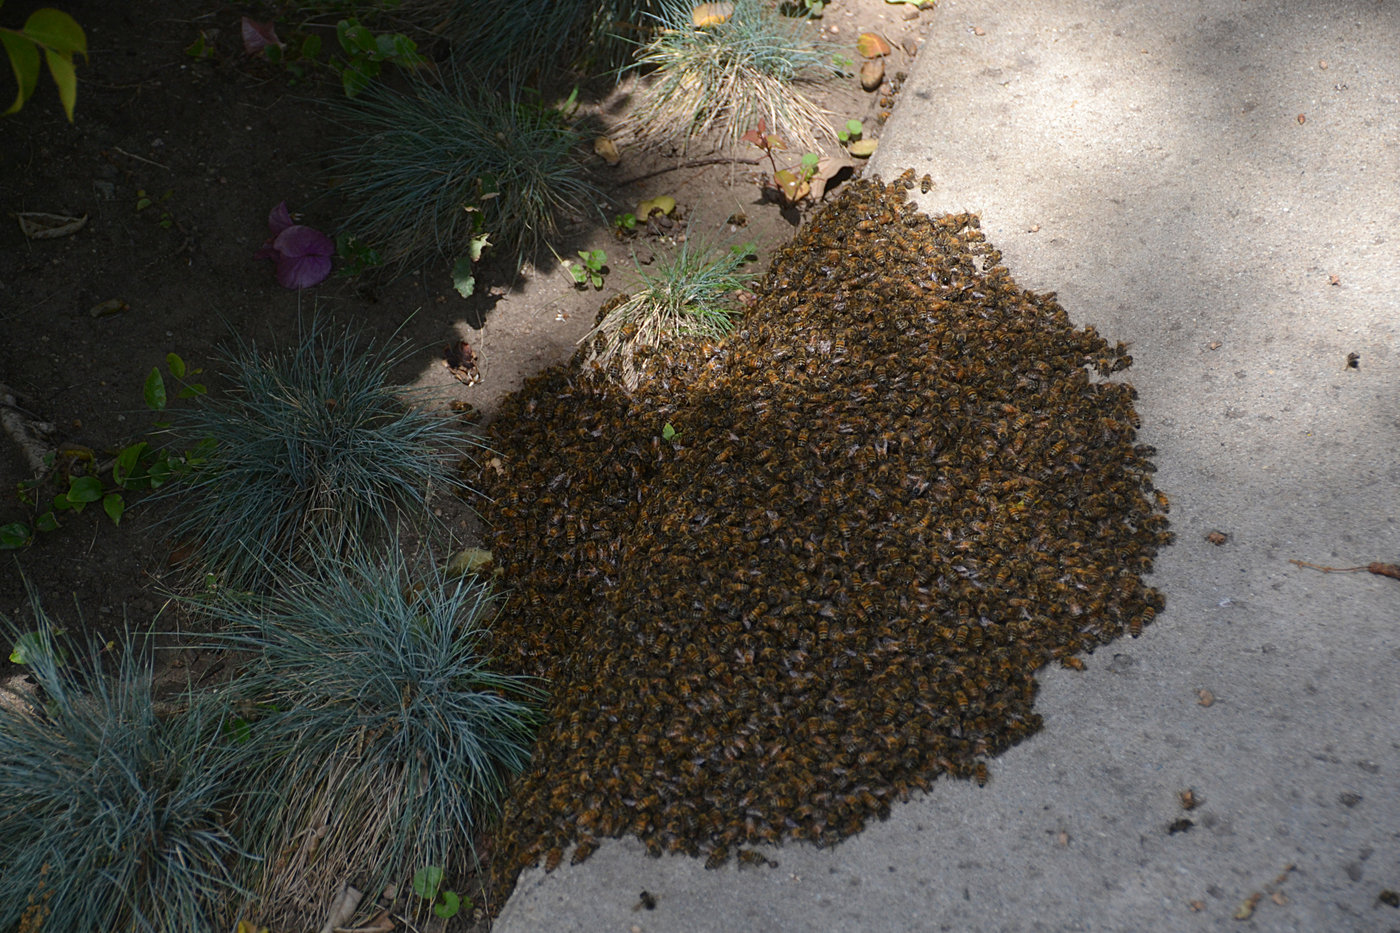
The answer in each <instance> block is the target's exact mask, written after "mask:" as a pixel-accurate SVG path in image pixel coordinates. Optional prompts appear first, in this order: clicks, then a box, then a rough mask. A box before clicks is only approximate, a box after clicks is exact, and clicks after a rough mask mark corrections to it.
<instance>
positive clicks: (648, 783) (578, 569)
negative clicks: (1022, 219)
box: [478, 172, 1170, 903]
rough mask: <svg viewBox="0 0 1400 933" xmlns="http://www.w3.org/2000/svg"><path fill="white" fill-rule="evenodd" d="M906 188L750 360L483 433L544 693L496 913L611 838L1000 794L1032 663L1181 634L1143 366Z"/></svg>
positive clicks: (599, 390) (690, 354)
mask: <svg viewBox="0 0 1400 933" xmlns="http://www.w3.org/2000/svg"><path fill="white" fill-rule="evenodd" d="M913 184H914V182H913V174H912V173H911V172H906V173H905V174H904V176H902V177H901V179H900V180H899V182H898V183H896V184H893V185H888V186H886V185H883V184H881V183H880V182H879V180H878V179H876V180H873V181H870V180H862V181H856V182H854V183H852V184H850V185H849V186H848V187H847V189H846V190H845V191H844V192H843V193H842V194H841V196H840V197H839V198H838V199H837V200H836V201H835V202H833V203H832V204H830V205H828V206H827V207H826V208H825V209H824V210H823V211H821V213H820V214H818V215H817V216H816V217H814V218H813V219H812V221H811V222H810V223H809V224H808V225H807V227H805V228H804V230H803V231H802V232H801V233H800V234H799V235H798V236H797V237H796V238H795V240H794V241H793V242H792V243H791V244H790V245H789V246H787V247H786V248H784V249H783V250H781V251H780V252H779V253H778V254H777V255H776V256H775V258H774V260H773V262H772V265H771V268H770V270H769V272H768V273H767V276H766V279H765V280H764V282H763V284H762V285H761V286H760V287H759V289H758V290H757V291H758V300H757V301H756V303H755V304H754V305H753V307H752V308H751V309H750V310H749V311H748V312H747V313H746V315H745V316H744V318H743V319H742V320H741V322H740V324H739V326H738V327H737V329H736V331H735V332H734V333H733V334H732V335H731V336H730V337H728V338H726V339H725V340H724V341H722V342H720V343H718V344H692V345H691V346H690V347H687V348H685V349H684V350H683V351H681V352H673V353H672V354H670V355H669V358H667V359H662V358H661V357H659V356H658V357H652V358H651V359H649V360H648V361H646V362H647V366H648V367H649V369H650V372H649V375H648V377H647V378H646V379H645V380H644V381H643V382H642V384H641V385H640V386H639V387H638V388H637V389H636V391H634V392H631V393H628V392H625V391H623V390H622V389H620V388H618V387H617V385H616V383H615V381H613V380H610V379H608V378H606V377H605V374H601V373H599V372H597V371H596V370H594V371H589V370H588V369H587V368H586V366H585V365H584V363H583V362H582V361H583V359H584V357H583V355H582V354H580V355H579V356H577V357H576V358H575V360H574V361H573V362H572V363H571V364H570V365H568V366H560V367H555V368H553V369H551V370H548V371H546V372H545V373H543V374H542V375H540V376H538V377H536V378H534V379H532V380H531V381H530V382H528V383H527V384H526V385H525V387H524V388H523V389H522V390H521V391H520V392H518V393H516V394H515V395H514V396H512V397H511V398H510V399H509V400H507V402H506V403H505V405H504V406H503V409H502V411H501V412H500V414H499V416H498V417H497V418H496V420H495V421H494V422H493V424H492V425H491V426H490V428H489V430H488V438H487V443H488V445H489V446H490V448H491V449H492V450H493V451H495V459H494V460H492V461H491V462H489V463H488V466H487V468H486V469H484V470H483V471H482V475H481V476H480V477H479V479H478V484H479V485H480V487H481V488H482V490H483V492H484V493H485V495H486V497H488V503H487V504H486V505H484V506H483V512H484V513H485V516H486V517H487V518H488V520H489V522H490V524H491V526H492V528H493V529H494V530H493V532H492V541H491V548H492V551H493V553H494V555H495V558H496V561H497V565H498V566H499V567H501V568H502V569H503V571H504V575H505V579H506V580H508V581H510V583H511V585H512V587H513V589H514V594H515V595H514V596H513V597H512V599H511V601H510V604H509V605H508V606H507V607H506V609H505V610H504V611H503V612H502V613H501V615H500V616H499V617H498V618H497V620H496V622H495V626H494V630H493V632H494V634H493V638H494V639H495V642H494V644H495V648H494V653H495V655H496V657H497V662H498V663H499V664H501V665H502V666H503V667H504V668H506V669H508V670H512V671H514V672H519V673H528V674H533V675H538V676H541V677H543V678H546V679H547V680H548V682H549V685H550V692H551V700H550V705H549V708H548V717H547V721H546V724H545V725H544V726H543V728H542V730H541V733H540V735H539V739H538V742H537V745H536V748H535V754H534V759H533V761H532V763H531V765H530V767H529V769H528V770H527V772H526V773H525V774H524V775H522V776H521V778H520V779H519V780H518V782H517V783H516V785H515V787H514V788H513V792H512V794H511V796H510V797H509V799H508V801H507V803H506V807H505V813H504V816H503V819H502V821H501V828H500V830H499V835H498V837H497V838H496V840H495V845H494V855H493V858H492V867H491V871H492V876H493V879H492V880H493V888H494V889H495V890H496V891H497V892H504V891H506V890H508V889H509V887H510V886H511V885H512V884H513V883H514V879H515V878H516V876H517V874H518V872H519V871H520V870H521V869H522V868H524V867H525V866H527V865H530V864H534V863H536V862H537V861H539V860H540V859H543V860H544V862H545V864H546V867H548V868H553V867H554V866H555V865H557V864H558V863H559V861H560V859H561V857H562V856H563V855H564V854H565V853H566V852H567V851H568V850H569V849H570V847H571V846H572V847H573V860H574V861H575V862H577V861H580V860H582V859H583V858H586V857H587V855H588V854H589V853H591V852H592V851H593V849H594V848H595V847H596V845H597V842H598V840H599V839H601V838H604V837H614V836H620V835H623V834H632V835H635V836H636V837H638V838H639V839H640V840H641V841H642V842H644V843H645V844H646V846H647V848H648V850H649V851H651V852H652V853H653V854H658V853H661V852H685V853H690V854H693V855H704V856H706V857H707V858H708V864H711V865H716V864H720V863H723V862H724V861H725V860H727V859H728V857H729V856H731V855H735V856H738V857H739V858H740V859H741V860H742V861H755V860H761V859H763V858H764V857H763V856H761V855H758V854H757V853H756V851H755V850H753V849H752V848H749V847H751V846H753V845H755V844H760V843H776V842H779V841H781V840H785V839H805V840H809V841H811V842H814V843H816V844H818V845H827V844H832V843H835V842H837V841H839V840H840V839H842V838H844V837H846V836H849V835H851V834H853V833H855V832H858V831H859V830H860V829H861V828H862V826H863V825H864V824H865V822H866V821H867V820H869V819H871V818H872V817H879V818H883V817H885V816H886V815H888V813H889V811H890V806H891V804H892V803H893V802H894V801H896V800H900V799H903V798H905V797H907V796H908V795H909V794H910V792H911V791H913V790H915V789H927V788H928V787H929V786H930V783H931V782H932V781H933V780H934V779H935V778H937V777H938V776H939V775H940V774H949V775H953V776H956V777H963V778H975V779H976V780H978V781H979V782H985V781H986V779H987V762H988V761H989V760H990V759H991V758H992V757H994V756H995V755H997V754H998V753H1000V752H1001V751H1003V750H1005V749H1006V748H1008V747H1010V746H1011V745H1012V744H1014V743H1015V742H1017V741H1019V740H1020V739H1023V738H1025V737H1026V736H1028V735H1030V734H1031V733H1033V732H1035V731H1036V730H1037V729H1038V728H1039V727H1040V725H1041V720H1040V717H1039V716H1038V715H1037V714H1036V713H1035V711H1034V710H1033V708H1032V706H1033V701H1034V698H1035V692H1036V684H1035V681H1034V679H1033V675H1034V674H1035V672H1036V671H1037V670H1038V669H1039V668H1041V667H1042V666H1043V665H1045V664H1046V663H1047V662H1049V661H1051V660H1060V661H1062V662H1065V663H1066V664H1069V665H1073V666H1076V667H1082V664H1080V663H1079V662H1078V659H1077V658H1075V657H1074V655H1075V654H1076V653H1078V652H1084V651H1092V650H1093V649H1094V648H1095V647H1096V646H1099V645H1103V644H1104V643H1106V642H1108V641H1110V640H1112V639H1114V638H1117V637H1119V636H1120V635H1122V634H1123V633H1124V632H1131V633H1132V634H1134V635H1136V634H1137V633H1138V632H1139V631H1140V630H1141V628H1142V626H1143V625H1145V624H1146V623H1148V622H1150V621H1151V620H1152V618H1153V616H1154V614H1155V613H1156V612H1157V611H1159V610H1160V609H1161V608H1162V605H1163V599H1162V596H1161V594H1160V593H1158V592H1157V591H1156V590H1153V589H1151V588H1149V587H1147V586H1146V585H1144V583H1143V581H1142V574H1143V573H1145V572H1147V571H1148V570H1149V569H1150V568H1151V565H1152V560H1153V557H1154V555H1155V554H1156V552H1157V549H1158V548H1159V547H1160V546H1162V545H1164V544H1166V543H1167V542H1168V541H1169V540H1170V534H1169V533H1168V531H1167V520H1166V518H1165V516H1164V515H1163V514H1162V513H1164V512H1165V511H1166V499H1165V497H1164V496H1162V495H1161V494H1160V493H1155V492H1154V490H1153V487H1152V482H1151V474H1152V471H1153V469H1154V467H1153V466H1152V464H1151V463H1150V462H1149V459H1148V458H1149V457H1150V456H1151V455H1152V453H1153V451H1152V450H1151V449H1150V448H1148V447H1145V446H1142V445H1135V443H1134V439H1135V426H1136V425H1137V416H1136V414H1135V413H1134V410H1133V399H1134V398H1135V393H1134V391H1133V389H1132V388H1131V387H1130V386H1128V385H1126V384H1123V383H1118V382H1113V381H1108V380H1107V379H1106V378H1104V377H1107V376H1109V375H1110V374H1112V373H1114V372H1117V371H1120V370H1122V369H1125V368H1126V367H1127V366H1128V365H1129V364H1130V362H1131V358H1130V357H1128V356H1127V355H1126V353H1125V352H1124V348H1123V346H1122V345H1121V344H1120V345H1118V346H1117V347H1110V346H1109V345H1108V344H1107V343H1106V342H1105V341H1104V339H1103V338H1101V337H1100V336H1099V335H1098V334H1097V333H1095V332H1094V330H1093V329H1092V328H1084V329H1076V328H1074V327H1073V326H1072V325H1071V324H1070V321H1069V317H1068V315H1067V314H1066V313H1065V311H1064V310H1063V309H1062V308H1061V307H1060V305H1059V304H1058V303H1057V302H1056V301H1055V298H1054V295H1053V294H1034V293H1031V292H1028V291H1025V290H1023V289H1021V288H1019V287H1018V286H1017V285H1016V284H1015V283H1014V282H1013V280H1012V278H1011V276H1010V274H1009V273H1008V271H1007V269H1006V268H1005V267H1004V266H1002V265H1001V264H1000V254H999V253H998V252H997V251H996V250H995V249H993V248H991V247H990V246H989V245H988V244H987V243H986V242H985V240H984V238H983V236H982V234H981V232H980V230H979V229H978V228H979V223H978V220H977V218H976V217H975V216H972V215H968V214H959V215H949V216H943V217H939V218H937V219H931V218H929V217H927V216H925V215H924V214H921V213H919V212H918V211H917V210H916V209H915V208H914V206H913V205H912V204H909V203H907V202H906V195H905V190H906V189H908V188H910V187H912V186H913ZM667 425H670V429H669V430H668V429H667V428H666V426H667ZM498 903H499V901H498Z"/></svg>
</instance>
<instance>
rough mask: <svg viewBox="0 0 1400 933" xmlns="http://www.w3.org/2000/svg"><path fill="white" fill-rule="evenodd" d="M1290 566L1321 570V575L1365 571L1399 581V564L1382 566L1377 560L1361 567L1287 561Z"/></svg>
mask: <svg viewBox="0 0 1400 933" xmlns="http://www.w3.org/2000/svg"><path fill="white" fill-rule="evenodd" d="M1289 563H1290V564H1297V565H1298V566H1299V567H1307V568H1310V569H1312V570H1321V571H1322V572H1323V573H1357V572H1358V571H1361V570H1365V571H1366V572H1367V573H1374V574H1376V575H1377V576H1381V577H1392V578H1394V579H1396V580H1400V564H1383V563H1381V562H1380V561H1378V560H1373V561H1371V563H1369V564H1366V565H1365V566H1362V567H1324V566H1322V565H1321V564H1311V563H1308V562H1307V561H1305V560H1289Z"/></svg>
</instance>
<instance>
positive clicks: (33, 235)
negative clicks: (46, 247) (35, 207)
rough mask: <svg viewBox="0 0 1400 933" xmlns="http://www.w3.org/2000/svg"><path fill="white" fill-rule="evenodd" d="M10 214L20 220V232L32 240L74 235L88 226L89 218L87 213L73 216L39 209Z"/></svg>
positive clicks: (54, 238)
mask: <svg viewBox="0 0 1400 933" xmlns="http://www.w3.org/2000/svg"><path fill="white" fill-rule="evenodd" d="M10 216H11V217H13V218H14V219H15V220H17V221H19V229H20V232H21V233H23V234H24V235H25V236H26V237H28V238H29V239H31V240H56V239H58V238H59V237H62V236H72V235H73V234H75V233H77V232H78V231H79V230H81V229H83V227H85V226H87V220H88V215H87V214H84V215H83V216H81V217H71V216H69V215H67V214H45V213H42V212H39V211H24V212H22V213H19V214H11V215H10Z"/></svg>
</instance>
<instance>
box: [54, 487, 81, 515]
mask: <svg viewBox="0 0 1400 933" xmlns="http://www.w3.org/2000/svg"><path fill="white" fill-rule="evenodd" d="M69 509H73V501H72V500H71V499H69V498H68V494H67V493H66V492H61V493H59V494H58V495H56V496H54V497H53V510H54V512H67V511H68V510H69ZM73 511H75V512H81V511H82V509H73ZM49 514H50V515H52V514H53V513H52V512H50V513H49Z"/></svg>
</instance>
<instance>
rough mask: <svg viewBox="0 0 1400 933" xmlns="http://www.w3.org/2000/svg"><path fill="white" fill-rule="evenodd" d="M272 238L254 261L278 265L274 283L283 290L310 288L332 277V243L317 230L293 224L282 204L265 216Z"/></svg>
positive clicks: (333, 248)
mask: <svg viewBox="0 0 1400 933" xmlns="http://www.w3.org/2000/svg"><path fill="white" fill-rule="evenodd" d="M267 228H268V230H269V231H271V233H272V236H271V237H270V238H269V239H268V240H267V242H265V243H264V244H263V245H262V249H260V250H258V251H257V252H256V253H255V254H254V256H253V258H255V259H271V260H273V261H274V262H276V263H277V283H278V284H279V285H281V286H282V287H283V288H310V287H311V286H312V285H316V284H319V283H320V282H322V281H324V280H325V278H326V276H328V275H330V274H331V254H332V253H334V252H335V244H334V243H332V242H331V238H330V237H328V236H326V235H325V234H324V233H322V232H321V231H320V230H316V229H314V228H312V227H307V226H303V225H302V224H296V223H292V212H291V211H290V210H288V209H287V202H286V201H283V202H282V203H281V204H278V205H277V206H276V207H274V208H273V209H272V212H271V213H270V214H268V215H267Z"/></svg>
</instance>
